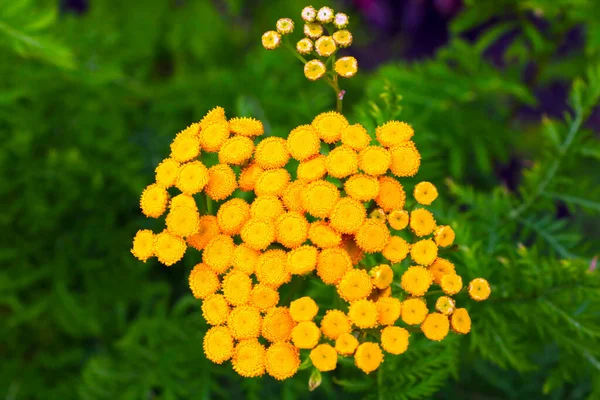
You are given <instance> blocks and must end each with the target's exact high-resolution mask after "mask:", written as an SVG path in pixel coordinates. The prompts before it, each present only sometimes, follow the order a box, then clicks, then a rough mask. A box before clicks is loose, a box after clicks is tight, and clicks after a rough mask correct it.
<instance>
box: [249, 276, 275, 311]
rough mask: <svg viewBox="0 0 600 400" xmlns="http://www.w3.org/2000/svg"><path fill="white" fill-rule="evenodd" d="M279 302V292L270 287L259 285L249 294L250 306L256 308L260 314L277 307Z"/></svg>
mask: <svg viewBox="0 0 600 400" xmlns="http://www.w3.org/2000/svg"><path fill="white" fill-rule="evenodd" d="M278 302H279V292H278V291H277V290H275V289H273V288H272V287H271V286H269V285H267V284H264V283H259V284H258V285H256V286H254V288H252V292H251V293H250V304H251V305H253V306H254V307H256V308H258V309H259V310H260V311H261V312H266V311H268V310H269V309H271V308H273V307H275V306H277V303H278Z"/></svg>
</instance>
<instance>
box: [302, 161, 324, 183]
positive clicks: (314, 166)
mask: <svg viewBox="0 0 600 400" xmlns="http://www.w3.org/2000/svg"><path fill="white" fill-rule="evenodd" d="M326 173H327V159H326V158H325V156H324V155H318V156H314V157H311V158H309V159H306V160H304V161H302V162H301V163H300V165H298V169H297V170H296V176H297V177H298V180H300V181H303V182H306V183H308V182H312V181H316V180H319V179H321V178H323V177H324V176H325V174H326Z"/></svg>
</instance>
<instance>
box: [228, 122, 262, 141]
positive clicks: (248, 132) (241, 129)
mask: <svg viewBox="0 0 600 400" xmlns="http://www.w3.org/2000/svg"><path fill="white" fill-rule="evenodd" d="M229 129H230V130H231V132H232V133H235V134H236V135H242V136H249V137H254V136H260V135H262V134H263V133H265V127H264V126H263V123H262V122H260V121H259V120H257V119H254V118H250V117H238V118H232V119H230V120H229Z"/></svg>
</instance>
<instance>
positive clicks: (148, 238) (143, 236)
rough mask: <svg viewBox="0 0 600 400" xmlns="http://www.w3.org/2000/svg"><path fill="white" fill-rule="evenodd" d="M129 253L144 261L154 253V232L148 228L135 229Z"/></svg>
mask: <svg viewBox="0 0 600 400" xmlns="http://www.w3.org/2000/svg"><path fill="white" fill-rule="evenodd" d="M131 254H133V255H134V256H135V257H136V258H137V259H138V260H141V261H144V262H146V260H147V259H149V258H150V257H152V256H153V255H154V233H153V232H152V231H151V230H150V229H141V230H139V231H137V233H136V234H135V237H134V238H133V248H132V249H131Z"/></svg>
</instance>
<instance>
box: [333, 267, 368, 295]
mask: <svg viewBox="0 0 600 400" xmlns="http://www.w3.org/2000/svg"><path fill="white" fill-rule="evenodd" d="M372 290H373V283H372V282H371V277H370V276H369V274H368V273H367V271H365V270H364V269H352V270H350V271H348V272H346V273H345V274H344V276H343V277H342V280H341V282H340V283H339V284H338V288H337V291H338V294H339V295H340V297H341V298H342V299H344V300H346V301H347V302H353V301H356V300H362V299H366V298H367V297H369V295H370V294H371V291H372Z"/></svg>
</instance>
